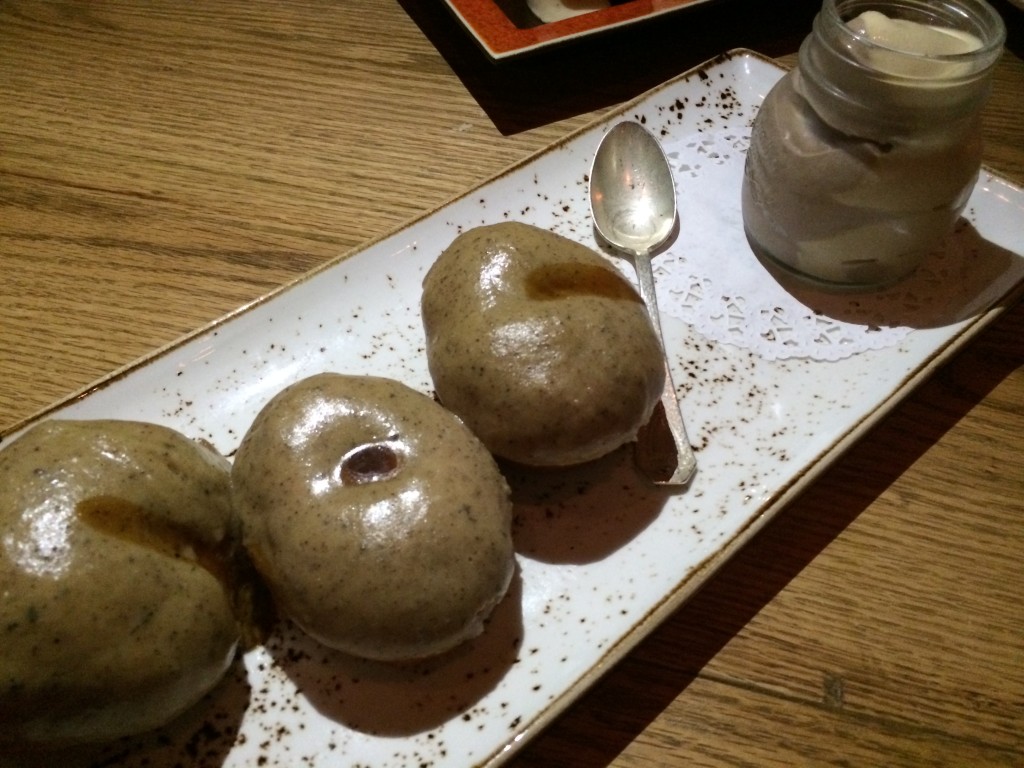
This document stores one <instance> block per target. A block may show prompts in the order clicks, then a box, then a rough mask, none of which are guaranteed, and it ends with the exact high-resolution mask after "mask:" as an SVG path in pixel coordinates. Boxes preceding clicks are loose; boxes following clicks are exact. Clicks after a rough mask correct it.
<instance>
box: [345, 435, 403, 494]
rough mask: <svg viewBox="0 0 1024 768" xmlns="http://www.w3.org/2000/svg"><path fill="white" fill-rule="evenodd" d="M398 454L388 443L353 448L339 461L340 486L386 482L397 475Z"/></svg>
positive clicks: (399, 462)
mask: <svg viewBox="0 0 1024 768" xmlns="http://www.w3.org/2000/svg"><path fill="white" fill-rule="evenodd" d="M400 464H401V461H400V460H399V455H398V452H397V451H395V449H394V447H392V446H391V445H389V444H388V443H369V444H367V445H360V446H358V447H357V448H353V449H352V450H351V451H349V452H348V453H347V454H345V457H344V458H343V459H342V460H341V471H340V476H341V483H342V485H365V484H366V483H376V482H380V481H381V480H387V479H388V478H391V477H394V476H395V475H396V474H397V473H398V469H399V466H400Z"/></svg>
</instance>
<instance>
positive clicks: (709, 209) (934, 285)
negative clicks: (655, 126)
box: [654, 128, 991, 360]
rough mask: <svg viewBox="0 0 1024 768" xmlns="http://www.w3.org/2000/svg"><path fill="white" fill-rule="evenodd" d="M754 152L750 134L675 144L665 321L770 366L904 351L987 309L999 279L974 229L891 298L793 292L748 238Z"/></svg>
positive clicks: (659, 265)
mask: <svg viewBox="0 0 1024 768" xmlns="http://www.w3.org/2000/svg"><path fill="white" fill-rule="evenodd" d="M749 143H750V131H749V128H748V129H745V130H744V131H743V132H738V131H722V132H718V133H715V132H710V131H709V132H707V133H703V132H701V133H696V134H693V135H691V136H688V137H685V138H683V139H679V140H674V141H669V142H666V143H665V145H664V147H665V152H666V154H667V155H668V158H669V163H670V164H671V165H672V168H673V171H674V175H675V180H676V190H677V199H678V207H679V231H680V234H679V236H678V237H677V238H676V239H675V241H674V242H673V243H672V245H671V246H670V247H669V248H668V249H667V250H666V251H664V252H661V253H658V254H656V256H655V259H654V268H655V278H656V281H657V284H658V297H659V299H658V300H659V307H660V309H661V311H662V312H664V313H665V314H667V315H669V316H672V317H676V318H678V319H680V320H683V321H685V322H687V323H690V324H691V325H693V326H694V327H695V328H696V329H697V330H699V331H700V332H701V333H702V334H704V335H706V336H708V337H709V338H711V339H714V340H716V341H719V342H723V343H727V344H733V345H736V346H740V347H743V348H746V349H749V350H752V351H754V352H756V353H758V354H759V355H761V356H763V357H765V358H767V359H770V360H777V359H785V358H794V357H801V358H811V359H815V360H839V359H842V358H845V357H850V356H851V355H855V354H858V353H860V352H863V351H866V350H869V349H882V348H885V347H890V346H893V345H895V344H898V343H899V342H900V340H901V339H903V338H904V337H906V336H907V334H909V333H910V332H911V331H912V330H914V329H915V328H922V327H934V326H936V325H945V324H948V323H949V322H952V321H955V320H956V319H957V318H959V317H965V316H966V313H967V312H969V311H970V310H971V308H972V305H974V304H976V303H977V299H978V294H979V293H980V292H982V291H983V290H984V288H985V286H986V285H987V281H988V280H990V278H991V274H986V273H987V272H990V270H985V269H979V266H978V264H976V263H975V256H976V255H977V253H978V250H979V249H978V243H977V235H976V233H975V232H974V229H973V227H972V226H971V225H970V224H969V222H967V221H966V220H961V226H960V227H958V228H957V231H956V232H954V233H953V234H952V235H950V236H949V237H948V238H947V241H946V243H945V244H944V246H943V247H942V248H940V249H939V250H937V251H936V252H935V253H933V254H931V255H930V256H929V257H928V258H927V259H926V261H925V263H923V264H922V265H921V266H920V267H919V268H918V270H917V271H916V272H915V273H914V274H913V275H912V276H911V277H909V278H908V279H906V280H904V281H903V282H901V283H899V284H898V285H896V286H893V287H891V288H888V289H885V290H882V291H874V292H864V293H833V292H829V291H825V290H822V289H818V288H815V287H812V286H809V285H807V286H805V285H801V284H793V283H790V282H788V281H787V284H786V285H785V286H783V285H782V284H781V283H780V282H779V281H778V280H777V279H776V278H775V277H773V276H772V274H771V273H770V272H769V271H768V270H767V269H766V268H765V267H764V265H762V264H761V262H760V261H759V260H758V259H757V257H756V256H755V255H754V254H753V252H752V251H751V249H750V246H749V245H748V243H747V240H746V237H745V236H744V234H743V222H742V218H741V213H740V188H741V183H742V179H743V163H744V158H745V153H746V150H747V147H748V146H749Z"/></svg>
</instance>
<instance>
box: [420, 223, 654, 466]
mask: <svg viewBox="0 0 1024 768" xmlns="http://www.w3.org/2000/svg"><path fill="white" fill-rule="evenodd" d="M421 311H422V318H423V326H424V330H425V332H426V349H427V362H428V365H429V367H430V375H431V377H432V379H433V382H434V388H435V390H436V392H437V396H438V399H439V400H440V401H441V402H442V403H443V404H444V406H445V407H446V408H448V409H449V410H451V411H452V412H454V413H455V414H457V415H458V416H459V417H460V418H461V419H462V420H463V421H464V422H465V423H466V425H467V426H468V427H469V428H470V429H471V430H473V432H474V433H476V435H477V436H478V437H479V438H480V440H481V441H482V442H483V443H484V445H486V446H487V447H488V448H489V449H490V450H491V451H492V452H493V453H494V454H496V455H498V456H501V457H504V458H506V459H511V460H512V461H515V462H518V463H522V464H527V465H536V466H564V465H570V464H578V463H582V462H585V461H590V460H592V459H596V458H598V457H600V456H602V455H604V454H606V453H608V452H610V451H612V450H614V449H615V448H618V447H619V446H620V445H623V444H624V443H626V442H628V441H630V440H633V439H634V438H635V437H636V433H637V430H638V429H639V428H640V427H642V426H643V425H644V424H646V423H647V421H648V419H649V418H650V416H651V413H652V411H653V409H654V406H655V405H656V404H657V402H658V398H659V397H660V394H661V391H662V386H663V384H664V380H665V379H664V377H665V363H664V357H663V355H662V351H661V346H660V344H659V342H658V338H657V336H656V335H655V332H654V329H653V327H652V326H651V322H650V316H649V315H648V314H647V310H646V308H645V306H644V303H643V301H642V300H641V298H640V296H639V294H638V293H637V292H636V291H635V290H634V289H633V287H632V286H631V285H630V284H629V282H627V281H626V280H625V278H624V277H623V276H622V275H621V274H620V273H619V272H618V271H617V270H616V269H615V268H614V267H613V266H612V265H611V264H609V263H608V261H607V260H606V259H605V258H603V257H602V256H600V255H599V254H597V253H595V252H593V251H591V250H590V249H589V248H587V247H585V246H583V245H581V244H579V243H576V242H574V241H572V240H569V239H567V238H564V237H561V236H559V235H556V234H554V233H552V232H548V231H547V230H543V229H538V228H536V227H532V226H529V225H526V224H521V223H516V222H506V223H501V224H494V225H490V226H484V227H477V228H475V229H471V230H468V231H466V232H464V233H462V234H460V235H459V236H458V237H457V238H455V240H454V241H453V242H452V243H451V245H449V246H448V248H447V249H445V251H444V252H443V253H442V254H441V255H440V256H439V257H438V259H437V261H436V262H435V263H434V264H433V266H432V267H431V268H430V271H429V272H428V273H427V276H426V278H425V280H424V282H423V295H422V300H421Z"/></svg>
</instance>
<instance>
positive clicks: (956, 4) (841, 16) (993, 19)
mask: <svg viewBox="0 0 1024 768" xmlns="http://www.w3.org/2000/svg"><path fill="white" fill-rule="evenodd" d="M901 9H902V10H916V11H919V12H921V13H922V14H926V15H927V16H929V17H931V18H932V19H934V20H939V19H948V20H954V19H959V20H961V21H964V20H966V21H968V22H969V26H968V28H964V26H963V25H960V26H957V27H955V28H957V29H962V30H963V31H967V32H971V33H972V34H975V35H976V36H977V37H978V39H979V40H980V41H981V47H979V48H975V49H973V50H970V51H964V52H961V53H944V54H925V53H916V52H913V51H907V50H905V49H901V48H895V47H892V46H889V45H885V44H883V43H879V42H877V41H875V40H871V39H869V38H868V37H867V35H865V34H863V33H858V32H856V31H855V30H853V29H851V28H850V27H849V26H847V22H848V21H850V20H851V19H853V18H855V17H856V16H858V15H859V14H860V13H863V12H864V11H880V12H882V13H885V11H886V10H888V11H890V12H891V11H894V10H901ZM942 11H946V12H947V13H946V14H943V13H942ZM821 12H822V14H823V15H824V16H825V18H826V19H828V20H829V21H830V22H831V23H832V24H833V25H834V26H835V27H836V28H838V29H842V30H843V34H844V35H848V36H849V38H850V39H851V41H856V43H857V45H859V46H862V47H865V48H874V49H877V50H880V51H885V52H887V53H893V54H898V55H901V56H906V57H907V58H908V59H913V58H918V59H928V60H930V61H934V62H949V63H956V62H967V61H977V60H979V59H986V58H990V57H991V58H993V60H994V59H995V58H998V56H999V55H1000V54H1001V53H1002V50H1003V46H1004V45H1005V43H1006V24H1005V23H1004V21H1003V17H1002V16H1001V15H1000V14H999V12H998V11H997V10H996V9H995V8H993V7H992V6H991V5H990V4H989V3H987V2H986V1H985V0H944V1H943V2H938V3H936V2H927V1H926V0H823V4H822V9H821Z"/></svg>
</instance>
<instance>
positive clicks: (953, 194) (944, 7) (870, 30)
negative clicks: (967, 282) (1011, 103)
mask: <svg viewBox="0 0 1024 768" xmlns="http://www.w3.org/2000/svg"><path fill="white" fill-rule="evenodd" d="M865 12H868V14H867V15H866V16H862V15H861V14H864V13H865ZM879 14H881V15H879ZM891 20H902V21H898V22H896V23H895V25H894V24H892V23H891ZM869 21H871V22H872V23H871V24H869V23H868V22H869ZM918 33H921V34H925V36H926V37H927V35H933V34H936V33H938V34H940V37H941V40H940V42H939V44H938V45H937V46H936V45H935V44H934V42H933V41H931V38H929V42H928V43H927V44H925V43H923V42H921V40H919V39H916V38H915V35H917V36H918V37H919V35H918ZM946 37H950V38H951V39H950V40H946ZM953 38H955V39H953ZM1005 39H1006V28H1005V26H1004V24H1003V21H1002V19H1001V18H1000V16H999V14H998V13H997V12H996V11H995V10H994V9H993V8H992V7H991V6H990V5H988V4H987V3H986V2H984V0H939V1H938V2H936V1H935V0H930V1H929V0H892V1H891V2H869V1H868V0H824V4H823V6H822V8H821V11H820V12H819V13H818V15H817V16H816V17H815V19H814V24H813V29H812V32H811V34H810V35H809V36H808V37H807V38H806V39H805V40H804V42H803V44H802V45H801V46H800V53H799V63H798V65H797V67H796V68H795V69H794V70H792V71H791V72H789V73H788V74H786V75H785V76H784V77H783V78H782V79H781V80H780V81H779V82H778V83H777V84H776V85H775V87H774V88H772V90H771V91H770V92H769V93H768V95H767V96H766V97H765V100H764V103H763V104H762V106H761V110H760V112H759V113H758V115H757V118H756V120H755V121H754V126H753V133H752V135H751V140H750V149H749V151H748V154H747V160H746V167H745V172H744V178H743V191H742V207H743V224H744V228H745V230H746V234H747V239H748V240H749V241H750V244H751V247H752V248H753V249H754V251H755V252H756V253H757V254H758V256H759V257H760V258H761V259H762V260H764V261H765V262H767V263H768V264H769V265H771V264H775V265H779V266H781V267H783V268H784V269H785V270H787V271H789V272H792V273H795V274H797V275H800V276H802V277H805V278H809V279H811V280H813V281H815V282H818V283H822V284H827V285H831V286H834V287H839V288H860V289H867V288H876V287H881V286H885V285H888V284H891V283H893V282H895V281H897V280H899V279H900V278H902V277H904V276H906V275H908V274H909V273H910V272H912V271H913V270H914V268H915V267H917V265H918V264H919V263H920V262H921V260H922V259H923V257H924V256H926V255H927V254H928V253H929V252H930V251H932V250H933V249H934V248H935V247H936V246H937V245H939V243H940V242H941V241H942V239H943V238H944V237H945V236H946V235H947V234H948V233H949V231H950V230H951V229H952V227H953V225H954V224H955V222H956V221H957V219H958V218H959V216H960V213H961V212H962V210H963V208H964V206H965V205H966V203H967V199H968V197H970V194H971V192H972V191H973V188H974V184H975V182H976V180H977V178H978V172H979V170H980V168H981V135H980V121H979V117H980V112H981V108H982V105H983V104H984V102H985V100H986V98H987V96H988V91H989V81H990V76H991V72H992V68H993V67H994V65H995V63H996V61H997V60H998V58H999V56H1000V54H1001V53H1002V49H1003V43H1004V41H1005ZM943 41H945V42H943ZM936 47H938V48H943V47H945V48H947V49H948V48H950V47H952V48H954V49H955V50H957V52H952V53H951V52H949V51H948V50H947V51H946V52H940V53H935V52H934V48H936ZM959 49H966V50H959Z"/></svg>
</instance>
